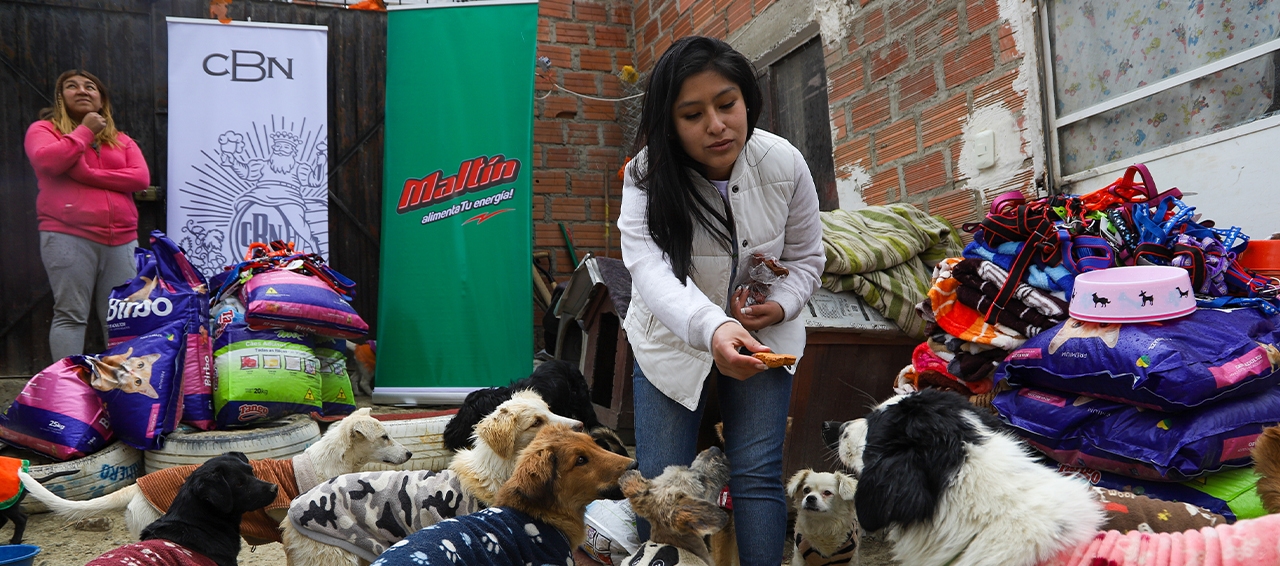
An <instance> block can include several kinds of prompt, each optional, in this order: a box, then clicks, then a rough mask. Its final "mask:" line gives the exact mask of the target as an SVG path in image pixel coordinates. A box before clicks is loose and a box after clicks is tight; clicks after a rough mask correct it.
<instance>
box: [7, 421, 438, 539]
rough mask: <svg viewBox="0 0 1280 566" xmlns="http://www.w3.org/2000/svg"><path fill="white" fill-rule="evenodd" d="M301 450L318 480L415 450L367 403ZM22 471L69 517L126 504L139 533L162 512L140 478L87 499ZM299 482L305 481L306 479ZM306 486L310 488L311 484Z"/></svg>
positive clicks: (398, 460)
mask: <svg viewBox="0 0 1280 566" xmlns="http://www.w3.org/2000/svg"><path fill="white" fill-rule="evenodd" d="M301 456H305V457H306V459H308V460H309V461H310V466H308V467H307V468H308V469H309V470H310V471H311V472H313V474H309V475H313V476H314V479H313V481H317V482H324V481H327V480H329V479H332V478H335V477H338V476H340V475H342V474H348V473H351V472H354V471H356V470H359V469H360V468H362V467H364V465H365V464H367V463H369V462H385V463H388V464H403V463H404V462H405V461H407V460H408V459H409V458H410V457H412V456H413V453H411V452H409V450H408V449H406V448H405V447H404V445H403V444H400V443H399V442H397V441H396V440H395V439H393V438H391V437H390V436H388V435H387V431H386V429H385V428H383V426H382V423H381V422H378V420H377V419H375V418H373V417H371V416H369V409H368V408H363V409H359V410H357V411H355V412H353V413H351V414H350V415H348V416H347V417H346V418H344V419H342V420H340V421H338V422H336V423H334V424H332V425H330V426H329V430H327V431H326V432H325V434H324V436H322V437H321V438H320V440H319V441H317V442H316V443H315V444H312V445H311V446H308V447H307V449H306V450H304V451H303V452H302V454H300V455H299V456H295V457H294V462H295V463H297V461H298V458H299V457H301ZM296 469H297V468H295V470H296ZM18 475H19V477H20V478H21V479H22V485H23V486H25V487H26V488H27V490H29V491H30V492H31V495H32V496H33V497H35V498H36V499H39V500H40V501H41V502H43V503H44V504H45V505H47V506H48V507H49V510H51V511H53V513H54V514H56V515H59V516H61V517H64V518H66V519H67V520H71V521H74V520H78V519H82V518H84V517H89V516H93V515H97V514H101V513H105V512H108V511H119V510H122V509H123V510H124V520H125V525H126V526H127V527H128V529H129V533H130V534H131V535H132V536H133V538H134V539H137V538H138V537H139V535H140V534H141V533H142V529H143V528H145V527H146V526H147V525H149V524H151V523H152V522H154V521H155V520H156V519H159V518H160V516H161V515H163V513H162V512H161V511H160V510H158V509H156V508H155V507H154V506H153V505H151V502H149V501H147V498H146V496H145V495H144V494H143V493H142V489H141V488H139V487H138V485H137V484H134V485H131V486H129V487H126V488H124V489H121V490H119V491H116V492H114V493H111V494H108V495H104V496H102V497H98V498H95V499H90V500H88V501H68V500H66V499H62V498H61V497H58V496H57V495H54V494H53V493H52V492H50V491H49V490H48V489H45V487H44V486H42V485H40V482H38V481H36V480H35V478H32V477H31V476H29V475H27V474H26V473H23V472H18ZM298 483H299V484H300V485H301V484H302V483H303V482H298ZM302 487H304V488H307V489H309V488H310V487H311V486H310V485H302Z"/></svg>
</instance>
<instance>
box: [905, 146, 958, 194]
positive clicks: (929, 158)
mask: <svg viewBox="0 0 1280 566" xmlns="http://www.w3.org/2000/svg"><path fill="white" fill-rule="evenodd" d="M943 157H944V155H943V152H940V151H935V152H933V153H930V154H928V155H926V156H924V157H922V158H920V159H917V160H915V161H914V162H912V163H909V164H907V165H904V166H903V167H902V180H903V184H904V185H905V186H906V189H907V194H908V195H916V194H920V193H923V192H925V191H932V190H934V189H936V188H939V187H942V186H945V185H946V184H947V164H946V162H945V161H944V159H943Z"/></svg>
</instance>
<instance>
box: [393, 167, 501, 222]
mask: <svg viewBox="0 0 1280 566" xmlns="http://www.w3.org/2000/svg"><path fill="white" fill-rule="evenodd" d="M519 175H520V160H518V159H507V158H506V157H505V156H503V155H502V154H498V155H495V156H493V157H484V156H480V157H477V158H475V159H469V160H467V161H463V162H462V164H461V165H459V166H458V173H457V174H456V175H450V176H448V177H444V171H440V170H437V171H435V172H434V173H431V174H430V175H427V176H426V177H423V178H421V179H406V180H405V182H404V188H403V189H401V190H400V202H399V204H397V205H396V212H397V213H399V214H404V213H406V212H412V211H414V210H417V209H419V208H422V207H424V206H430V205H433V204H439V203H441V202H444V201H446V200H452V199H455V198H458V197H461V196H462V195H464V194H466V193H472V192H476V191H481V190H484V189H487V188H490V187H496V186H498V185H503V184H506V183H510V182H512V181H515V180H516V177H517V176H519Z"/></svg>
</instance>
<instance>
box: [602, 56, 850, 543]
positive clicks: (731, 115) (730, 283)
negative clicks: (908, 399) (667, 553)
mask: <svg viewBox="0 0 1280 566" xmlns="http://www.w3.org/2000/svg"><path fill="white" fill-rule="evenodd" d="M760 110H761V95H760V89H759V87H758V86H757V85H756V81H755V73H754V70H753V69H752V67H751V64H750V62H748V61H747V60H746V58H745V57H743V56H742V54H740V53H738V52H737V51H734V50H733V48H732V47H730V46H729V45H728V44H726V43H724V42H723V41H720V40H717V39H712V38H707V37H686V38H683V39H680V40H678V41H676V42H675V43H673V44H672V45H671V47H670V48H668V49H667V51H666V53H664V54H663V55H662V57H661V58H660V59H659V60H658V63H657V65H656V66H655V67H654V69H653V72H652V74H651V76H650V78H649V87H648V90H647V95H646V96H645V103H644V110H643V114H642V117H641V123H640V137H641V139H640V141H641V142H642V143H643V144H644V146H645V147H644V149H642V150H641V151H640V153H639V154H638V155H637V156H636V158H635V159H633V160H632V161H631V163H630V164H629V165H628V166H627V168H626V173H625V181H624V184H623V191H622V209H621V211H620V215H619V218H618V229H619V231H620V233H621V234H622V258H623V261H624V262H625V263H626V265H627V269H629V270H630V271H631V279H632V282H633V285H634V287H633V290H632V295H631V306H630V307H629V309H628V311H627V313H628V314H627V318H626V321H625V328H626V331H627V339H628V340H629V341H630V343H631V347H632V349H633V350H634V352H635V356H636V367H635V386H634V398H635V430H636V457H637V460H638V461H639V465H640V471H641V472H642V473H643V474H644V475H645V476H646V477H654V476H656V475H658V474H660V473H661V472H662V470H663V469H664V468H665V467H666V466H668V465H688V464H689V463H690V462H692V461H693V458H694V456H695V455H696V449H697V439H698V424H699V421H700V419H701V417H702V412H703V408H704V406H705V405H706V402H707V399H706V394H705V391H706V389H705V388H704V384H705V382H706V380H707V379H716V380H718V381H717V384H716V387H717V391H718V395H719V399H718V401H719V406H720V410H721V413H722V417H723V421H724V436H725V454H726V455H727V456H728V458H729V464H730V478H731V479H730V481H729V491H730V494H731V495H732V497H733V506H734V513H735V515H736V516H737V517H738V520H736V521H735V527H736V529H737V533H736V534H737V540H738V549H739V557H740V559H741V563H742V564H743V565H744V566H755V565H766V564H767V565H769V566H777V564H780V563H781V562H782V551H783V545H784V539H785V537H786V523H787V505H786V500H785V496H784V493H783V483H782V443H783V436H784V433H785V432H786V420H787V410H788V406H789V404H790V396H791V371H794V370H793V369H789V368H775V369H767V368H766V366H765V365H764V364H763V363H762V362H760V361H759V360H757V359H756V358H753V357H751V356H750V355H748V354H749V353H755V352H769V351H772V352H776V353H779V354H792V355H795V356H797V357H799V356H800V355H801V354H803V351H804V345H805V329H804V322H803V319H801V318H799V314H800V309H801V308H802V307H803V306H804V304H805V302H806V301H807V300H808V299H809V295H811V294H812V293H813V291H814V290H816V289H817V288H818V278H819V275H820V273H821V272H822V268H823V263H824V257H823V251H822V223H821V220H820V219H819V217H818V195H817V190H816V189H815V187H814V184H813V179H812V177H811V175H810V173H809V168H808V166H807V165H806V164H805V161H804V158H803V157H802V156H801V155H800V152H799V151H797V150H796V149H795V148H794V147H793V146H792V145H791V144H790V143H787V141H786V140H784V139H782V138H780V137H778V136H775V135H773V134H771V133H769V132H765V131H763V130H757V129H755V124H756V120H757V118H758V117H759V115H760ZM753 253H762V254H768V255H772V256H774V257H776V258H777V259H778V260H779V263H781V264H782V265H783V266H785V267H787V268H788V269H789V270H790V274H789V275H788V276H787V277H786V278H785V279H783V280H782V281H781V282H779V283H777V284H775V285H774V286H773V287H772V290H771V292H770V294H769V296H768V300H767V302H764V303H761V304H755V305H751V306H748V305H747V302H746V298H747V297H746V293H745V291H741V290H738V289H739V285H741V284H742V283H744V282H747V281H748V280H749V276H748V275H747V259H748V258H750V257H751V255H752V254H753ZM742 352H747V353H748V354H743V353H742ZM792 367H793V368H794V366H792ZM641 523H642V524H641V526H640V530H641V532H640V534H641V540H645V539H647V536H648V525H647V524H644V523H643V520H641Z"/></svg>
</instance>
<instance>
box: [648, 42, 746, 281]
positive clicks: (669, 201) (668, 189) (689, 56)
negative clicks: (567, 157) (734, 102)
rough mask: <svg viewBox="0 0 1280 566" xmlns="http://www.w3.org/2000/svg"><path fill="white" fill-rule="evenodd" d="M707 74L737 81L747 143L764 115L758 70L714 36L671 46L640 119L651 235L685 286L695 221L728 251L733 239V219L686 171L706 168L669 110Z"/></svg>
mask: <svg viewBox="0 0 1280 566" xmlns="http://www.w3.org/2000/svg"><path fill="white" fill-rule="evenodd" d="M703 71H715V72H717V73H719V74H721V75H723V76H724V77H725V78H726V79H729V80H730V81H732V82H734V83H736V84H737V85H738V90H740V91H742V99H743V102H744V103H745V104H746V107H747V139H745V140H743V145H744V147H745V144H746V142H747V141H748V140H750V139H751V133H752V132H753V131H754V130H755V127H756V121H757V119H759V117H760V106H761V101H760V99H761V95H760V86H759V85H758V84H756V74H755V69H753V68H752V67H751V62H750V61H747V58H746V57H744V56H743V55H742V54H741V53H738V52H737V51H735V50H734V49H733V48H732V47H730V46H729V44H728V43H725V42H723V41H720V40H718V39H715V38H711V37H700V36H689V37H684V38H681V39H679V40H678V41H676V42H675V43H673V44H671V47H669V48H667V51H666V52H665V53H663V54H662V57H661V58H659V59H658V64H657V65H656V66H655V67H654V68H653V72H652V73H651V74H650V75H649V88H648V89H646V95H645V98H644V111H643V113H642V114H641V115H640V130H639V133H638V138H639V139H638V140H636V141H637V144H638V145H644V146H647V147H648V162H647V163H646V164H645V165H646V166H647V167H646V170H645V171H643V172H641V173H640V178H639V182H638V185H639V186H640V188H642V189H644V190H645V194H646V195H647V199H648V204H649V212H648V218H647V219H646V220H647V221H648V224H649V236H650V237H652V238H653V241H654V243H655V244H657V245H658V249H661V250H662V252H663V254H665V255H666V256H667V259H668V260H669V261H670V262H671V269H672V271H674V272H675V275H676V278H677V279H679V280H680V282H681V283H682V284H683V283H684V281H685V279H686V278H687V277H688V276H689V273H690V271H692V269H693V264H692V254H693V234H694V223H695V222H696V223H697V224H699V225H701V226H702V227H703V228H706V230H707V231H708V232H710V233H711V235H712V236H713V237H715V238H716V239H717V240H719V242H720V245H721V246H723V247H724V249H725V251H732V250H733V242H732V241H731V240H730V239H729V238H730V236H729V219H728V218H727V217H726V216H725V214H723V213H722V212H720V208H719V207H718V206H714V205H713V204H712V203H711V202H708V201H707V199H706V197H705V196H703V195H702V194H701V193H700V192H699V191H698V190H697V189H695V188H694V184H693V179H690V178H689V175H688V173H687V171H685V168H686V167H691V168H693V169H694V170H697V171H702V170H703V166H702V165H701V164H700V163H698V162H697V161H694V160H693V158H691V157H689V155H688V154H687V153H685V151H684V147H683V146H682V145H681V144H680V138H679V136H678V135H677V133H676V127H675V119H674V117H673V116H672V115H671V108H672V106H674V105H675V103H676V97H678V96H679V95H680V88H681V87H682V86H684V81H685V79H687V78H689V77H690V76H693V75H696V74H698V73H701V72H703Z"/></svg>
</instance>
